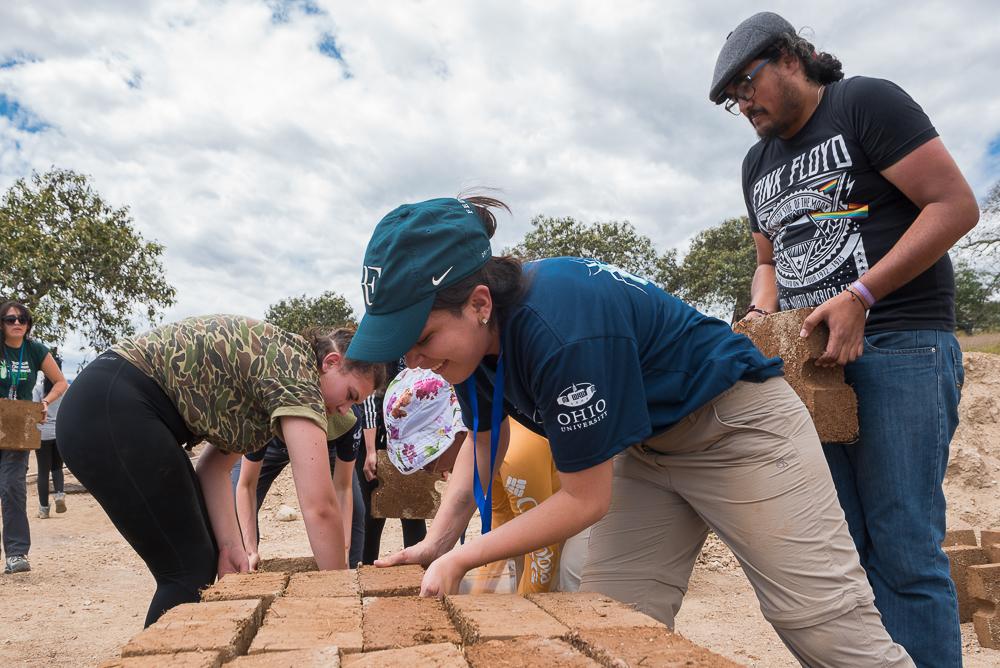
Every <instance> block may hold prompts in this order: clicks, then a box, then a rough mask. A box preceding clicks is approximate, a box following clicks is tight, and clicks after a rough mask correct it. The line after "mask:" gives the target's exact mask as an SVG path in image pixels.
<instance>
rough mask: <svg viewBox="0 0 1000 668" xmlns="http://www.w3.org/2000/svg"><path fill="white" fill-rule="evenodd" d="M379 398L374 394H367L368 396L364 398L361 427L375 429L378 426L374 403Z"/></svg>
mask: <svg viewBox="0 0 1000 668" xmlns="http://www.w3.org/2000/svg"><path fill="white" fill-rule="evenodd" d="M377 403H379V400H378V399H376V398H375V394H374V393H372V394H369V395H368V398H367V399H365V404H364V412H363V417H362V422H363V423H364V424H363V425H362V428H363V429H375V428H376V427H377V426H378V422H377V420H378V408H377V407H376V404H377Z"/></svg>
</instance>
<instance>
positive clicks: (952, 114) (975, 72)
mask: <svg viewBox="0 0 1000 668" xmlns="http://www.w3.org/2000/svg"><path fill="white" fill-rule="evenodd" d="M775 4H776V5H777V6H776V7H775V10H776V11H779V12H783V13H784V14H785V15H786V16H787V17H788V18H789V19H790V20H791V21H792V22H793V23H794V24H796V25H800V26H806V25H807V26H810V27H811V28H812V29H813V31H814V36H815V40H814V41H815V42H816V44H817V46H819V47H820V48H822V49H826V50H829V51H832V52H833V53H835V54H837V55H838V56H839V57H840V58H841V60H842V61H843V62H844V67H845V71H847V72H848V74H869V75H874V76H882V77H886V78H889V79H893V80H895V81H896V82H898V83H899V84H900V85H902V86H903V87H904V88H906V89H907V90H908V91H909V92H910V93H911V94H912V95H913V96H914V97H915V98H916V99H917V100H918V101H919V102H920V103H921V104H922V105H923V106H924V108H925V109H926V110H927V111H928V113H929V114H930V116H931V118H932V119H933V120H934V122H935V123H936V125H937V127H938V130H939V131H940V133H941V135H942V136H943V138H944V140H945V142H946V144H947V145H948V146H949V147H950V148H951V150H952V152H953V154H954V155H955V157H956V160H957V161H958V162H959V164H960V166H961V167H962V168H963V170H964V171H965V173H966V175H967V176H968V178H969V180H970V182H971V183H972V184H973V186H974V187H975V188H976V189H977V192H979V193H980V194H982V193H985V191H986V189H987V187H988V186H989V185H990V184H991V183H992V182H993V181H994V180H996V179H997V178H998V177H1000V174H998V173H997V171H996V170H997V169H1000V165H998V161H997V160H996V159H995V158H994V159H993V160H992V161H990V160H988V158H987V147H988V146H989V144H990V142H993V141H996V139H997V137H998V136H1000V92H998V89H997V87H996V86H995V85H993V83H992V82H993V81H994V79H995V76H994V75H995V72H994V71H993V70H994V69H995V67H996V63H998V62H1000V42H998V40H996V39H995V28H994V26H995V24H996V10H995V9H994V7H993V5H992V3H989V2H985V1H983V2H977V3H948V4H942V3H907V4H906V5H900V6H897V5H895V4H894V3H884V6H883V5H872V4H871V3H864V2H860V1H856V0H849V1H847V2H843V3H840V4H838V5H836V6H828V5H825V6H823V7H822V9H820V8H819V7H816V8H806V7H804V6H802V5H801V4H800V3H791V2H778V3H775ZM282 7H283V8H284V13H283V14H282V17H283V20H282V21H281V22H275V21H274V20H273V18H272V17H273V14H274V13H275V10H276V8H282ZM310 7H315V8H319V9H321V10H322V11H321V12H316V11H313V10H311V9H310ZM731 7H732V4H731V3H697V4H695V3H685V4H684V5H681V4H680V3H663V2H654V1H651V0H650V1H638V0H635V1H632V0H622V1H621V2H616V3H606V2H598V1H596V0H595V1H592V2H570V1H568V0H565V1H562V2H545V3H529V2H477V3H467V2H460V1H458V0H455V1H453V2H444V1H440V2H437V1H425V2H406V3H404V2H379V3H374V2H372V3H363V2H358V3H334V2H321V1H319V0H315V2H312V3H309V2H281V1H280V0H276V1H272V2H269V3H268V2H262V1H249V0H248V1H244V2H236V1H231V2H225V1H221V0H219V1H215V2H199V1H197V0H186V1H185V2H177V1H176V0H163V1H162V2H154V1H147V2H138V1H135V2H133V1H130V0H92V1H91V2H88V3H79V2H74V1H72V0H62V1H58V2H57V1H55V0H51V1H49V2H38V3H4V5H3V7H2V8H0V44H3V45H4V47H3V52H2V54H0V56H2V59H3V60H9V59H11V58H17V59H19V60H28V61H30V62H25V63H23V64H21V65H17V66H14V67H7V68H3V69H0V92H3V93H4V94H6V95H7V96H9V97H10V98H11V99H14V100H17V101H18V103H19V104H20V105H22V107H23V108H25V109H27V110H30V112H32V113H33V114H35V115H36V116H37V118H39V119H41V120H42V121H44V122H45V123H47V124H48V126H49V127H48V129H46V130H44V131H42V132H38V133H28V132H24V131H21V130H18V129H17V127H15V126H14V125H13V124H11V123H10V122H8V120H7V119H4V118H0V151H2V152H0V186H2V185H7V184H9V183H10V182H11V181H12V180H13V179H15V178H17V177H19V176H23V175H25V174H26V173H27V172H28V171H29V170H30V169H32V168H34V169H39V170H44V169H46V168H48V167H49V166H51V165H58V166H60V167H67V168H71V169H74V170H78V171H81V172H84V173H87V174H90V175H92V176H93V180H94V184H95V186H96V187H97V189H98V190H99V191H100V192H101V193H102V194H103V195H104V196H105V197H107V198H108V199H109V200H110V201H112V202H113V203H115V204H118V205H129V206H131V207H132V211H133V214H134V217H135V220H136V224H137V226H138V227H139V229H140V230H141V231H142V233H143V234H144V235H145V236H146V237H147V238H154V239H157V240H159V241H161V242H162V243H164V244H165V245H166V247H167V251H166V258H165V259H166V267H167V274H168V278H169V280H170V281H171V282H172V283H173V284H174V285H175V286H176V287H177V288H178V304H177V306H176V307H175V308H174V309H172V310H171V312H170V313H169V314H168V317H171V318H174V317H181V316H185V315H191V314H196V313H202V312H211V311H220V310H222V311H229V312H234V311H235V312H242V313H246V314H248V315H255V316H260V315H262V314H263V311H264V309H265V308H266V306H267V304H269V303H272V302H274V301H276V300H278V299H280V298H282V297H285V296H288V295H292V294H300V293H309V294H318V293H319V292H321V291H323V290H326V289H333V290H337V291H339V292H341V293H343V294H345V295H346V296H347V297H348V298H349V299H350V300H351V301H352V302H353V303H354V304H355V306H356V307H357V308H360V306H361V300H360V291H359V290H358V288H357V282H358V273H359V272H358V268H359V266H360V264H361V258H362V255H363V252H364V246H365V242H366V241H367V237H368V234H369V233H370V231H371V228H372V227H373V226H374V225H375V223H376V222H377V221H378V219H379V218H380V217H381V216H382V215H383V214H384V213H385V212H387V211H389V210H390V209H392V208H393V207H395V206H396V205H397V204H399V203H400V202H404V201H415V200H418V199H423V198H427V197H433V196H442V195H451V194H455V193H457V192H458V191H459V190H461V189H463V188H465V187H468V186H475V185H491V186H497V187H499V188H501V189H502V190H503V197H504V198H506V199H507V200H508V201H509V203H510V204H511V205H512V208H513V210H514V214H515V215H514V217H513V219H512V220H502V221H501V227H500V231H499V233H498V238H497V241H496V245H497V247H500V246H504V245H508V244H510V243H513V242H514V241H516V240H517V239H519V238H520V236H521V235H522V234H523V233H524V231H525V230H526V228H527V225H528V221H529V220H530V218H531V217H532V216H533V215H535V214H539V213H544V214H547V215H559V216H563V215H572V216H576V217H579V218H581V219H585V220H594V219H612V218H613V219H629V220H631V221H632V222H633V223H635V224H636V226H637V227H638V228H639V229H640V230H641V231H642V232H644V233H646V234H648V235H650V236H651V237H653V239H654V240H655V241H656V242H657V244H658V245H659V247H660V248H665V247H667V246H672V245H676V244H679V243H682V242H683V241H684V240H685V239H686V238H689V237H690V236H691V235H693V234H694V233H696V232H697V231H698V230H700V229H703V228H704V227H706V226H709V225H712V224H715V223H717V222H718V221H719V220H721V219H722V218H724V217H727V216H732V215H739V214H741V213H743V201H742V196H741V193H740V184H739V167H740V161H741V159H742V157H743V154H744V153H745V151H746V149H747V148H748V147H749V146H750V145H751V144H752V143H753V142H754V139H755V137H754V135H753V132H752V130H751V129H750V128H749V127H748V126H747V124H746V123H745V121H743V120H742V119H735V118H730V117H728V115H727V114H725V112H723V111H722V110H721V109H719V108H717V107H715V106H714V105H712V104H711V103H709V102H708V100H707V89H708V86H709V83H710V78H711V74H712V69H713V67H714V63H715V58H716V55H717V53H718V49H719V48H720V47H721V44H722V42H723V40H724V38H725V36H726V34H727V33H728V32H729V30H731V29H732V28H733V27H734V26H735V24H736V23H738V22H739V21H740V20H742V19H743V18H745V16H746V15H748V14H750V13H752V11H753V10H752V9H744V10H740V11H739V12H737V13H733V11H732V10H731ZM904 8H905V10H904ZM279 13H281V12H279ZM325 36H332V37H333V39H334V40H335V43H336V47H337V49H338V50H339V52H340V54H341V55H342V58H343V62H341V61H338V60H336V59H334V58H330V57H328V56H326V55H324V54H322V53H321V52H320V50H319V48H318V45H319V44H320V42H321V41H322V40H323V39H324V37H325ZM991 170H992V171H991Z"/></svg>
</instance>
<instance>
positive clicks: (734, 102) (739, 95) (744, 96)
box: [724, 58, 771, 116]
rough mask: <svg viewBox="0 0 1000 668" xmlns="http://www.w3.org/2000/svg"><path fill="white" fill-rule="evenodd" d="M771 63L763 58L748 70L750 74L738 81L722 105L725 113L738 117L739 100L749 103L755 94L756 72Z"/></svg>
mask: <svg viewBox="0 0 1000 668" xmlns="http://www.w3.org/2000/svg"><path fill="white" fill-rule="evenodd" d="M769 62H771V59H770V58H765V59H764V60H762V61H760V63H758V64H757V67H755V68H753V69H752V70H750V74H748V75H746V76H745V77H743V78H742V79H740V80H739V81H738V82H737V83H736V84H735V87H734V90H733V95H732V97H730V98H729V99H728V100H726V104H725V105H724V106H725V108H726V111H728V112H729V113H730V114H732V115H733V116H739V115H740V100H745V101H749V100H750V99H751V98H752V97H753V96H754V94H755V93H756V92H757V91H756V90H755V89H754V87H753V78H754V77H755V76H757V72H760V68H762V67H764V66H765V65H767V64H768V63H769Z"/></svg>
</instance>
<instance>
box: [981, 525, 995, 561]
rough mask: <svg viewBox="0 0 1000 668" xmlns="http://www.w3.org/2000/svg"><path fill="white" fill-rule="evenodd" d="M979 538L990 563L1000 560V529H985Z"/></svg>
mask: <svg viewBox="0 0 1000 668" xmlns="http://www.w3.org/2000/svg"><path fill="white" fill-rule="evenodd" d="M979 539H980V540H979V544H980V545H982V546H983V549H984V550H986V555H987V556H988V557H989V563H991V564H995V563H997V562H1000V531H983V532H982V533H981V534H980V536H979Z"/></svg>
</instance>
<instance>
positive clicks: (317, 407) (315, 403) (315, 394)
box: [254, 377, 327, 437]
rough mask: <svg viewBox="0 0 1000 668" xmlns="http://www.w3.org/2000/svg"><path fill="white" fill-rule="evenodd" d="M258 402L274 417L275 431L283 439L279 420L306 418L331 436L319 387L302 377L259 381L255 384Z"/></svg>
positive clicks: (272, 427)
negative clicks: (284, 418) (328, 431)
mask: <svg viewBox="0 0 1000 668" xmlns="http://www.w3.org/2000/svg"><path fill="white" fill-rule="evenodd" d="M254 389H255V392H256V395H257V399H258V401H260V404H261V405H262V406H263V408H264V410H265V411H266V412H267V414H268V415H269V416H270V418H271V431H272V433H274V435H275V436H278V437H280V436H281V429H280V424H279V419H280V418H283V417H302V418H306V419H308V420H312V421H313V422H314V423H315V424H316V425H317V426H318V427H319V428H320V429H322V430H323V433H324V434H326V433H327V418H326V408H325V406H324V404H323V396H322V395H321V394H320V392H319V387H317V386H316V385H315V384H314V383H309V382H306V381H305V380H303V379H300V378H281V377H278V378H259V379H257V382H256V384H255V387H254Z"/></svg>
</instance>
